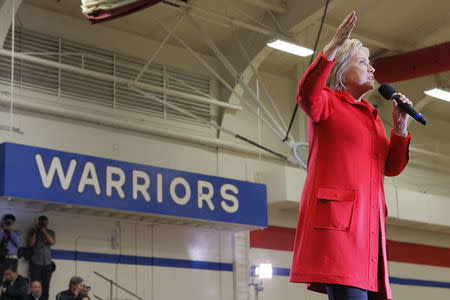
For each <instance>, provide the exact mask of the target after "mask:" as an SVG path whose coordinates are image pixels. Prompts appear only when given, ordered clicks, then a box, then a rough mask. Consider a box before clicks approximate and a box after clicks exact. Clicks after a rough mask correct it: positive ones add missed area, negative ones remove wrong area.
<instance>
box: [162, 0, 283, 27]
mask: <svg viewBox="0 0 450 300" xmlns="http://www.w3.org/2000/svg"><path fill="white" fill-rule="evenodd" d="M165 2H168V3H170V4H173V5H167V7H170V8H173V9H178V10H183V9H187V10H189V13H190V14H191V15H193V16H195V17H199V18H202V19H204V20H205V21H208V22H211V23H214V24H217V25H221V26H225V27H233V26H235V27H236V26H237V27H240V28H244V29H247V30H251V31H254V32H257V33H260V34H264V35H268V36H275V35H277V34H278V32H277V31H274V30H271V29H266V28H263V27H261V26H260V25H254V24H250V23H247V22H245V21H242V20H238V19H234V18H230V17H227V16H225V15H223V14H220V13H218V12H214V11H210V10H206V9H204V8H201V7H198V6H195V5H193V4H187V3H185V2H182V1H179V0H165Z"/></svg>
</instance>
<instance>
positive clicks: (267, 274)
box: [255, 264, 272, 279]
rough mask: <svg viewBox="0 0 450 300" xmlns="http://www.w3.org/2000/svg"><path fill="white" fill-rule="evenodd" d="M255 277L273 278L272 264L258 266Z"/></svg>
mask: <svg viewBox="0 0 450 300" xmlns="http://www.w3.org/2000/svg"><path fill="white" fill-rule="evenodd" d="M255 275H256V276H257V277H258V278H260V279H270V278H272V264H259V265H258V266H256V269H255Z"/></svg>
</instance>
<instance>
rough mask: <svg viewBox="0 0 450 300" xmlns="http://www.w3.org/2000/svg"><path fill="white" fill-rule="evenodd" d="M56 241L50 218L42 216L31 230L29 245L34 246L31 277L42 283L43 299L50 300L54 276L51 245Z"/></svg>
mask: <svg viewBox="0 0 450 300" xmlns="http://www.w3.org/2000/svg"><path fill="white" fill-rule="evenodd" d="M55 243H56V239H55V232H54V231H53V230H51V229H48V218H47V217H46V216H40V217H39V218H38V220H37V223H36V225H35V227H34V228H33V229H32V230H31V234H30V239H29V242H28V246H30V247H31V248H32V252H33V254H32V256H31V260H30V279H31V281H39V282H41V284H42V299H43V300H48V291H49V288H50V279H51V276H52V254H51V248H50V247H51V246H53V245H54V244H55Z"/></svg>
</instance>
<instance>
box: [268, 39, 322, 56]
mask: <svg viewBox="0 0 450 300" xmlns="http://www.w3.org/2000/svg"><path fill="white" fill-rule="evenodd" d="M267 46H269V47H272V48H275V49H277V50H281V51H284V52H288V53H291V54H294V55H298V56H303V57H305V56H310V55H312V54H313V53H314V51H313V50H311V49H308V48H305V47H302V46H299V45H297V44H294V43H292V42H288V41H286V40H280V39H274V40H271V41H270V42H268V43H267Z"/></svg>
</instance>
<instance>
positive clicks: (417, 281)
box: [272, 267, 450, 289]
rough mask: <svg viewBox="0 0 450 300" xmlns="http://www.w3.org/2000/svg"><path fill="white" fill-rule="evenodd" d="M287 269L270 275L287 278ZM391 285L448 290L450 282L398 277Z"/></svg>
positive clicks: (275, 271) (391, 278)
mask: <svg viewBox="0 0 450 300" xmlns="http://www.w3.org/2000/svg"><path fill="white" fill-rule="evenodd" d="M289 273H290V269H289V268H276V267H274V268H273V269H272V274H273V275H275V276H289ZM389 281H390V282H391V284H401V285H415V286H426V287H439V288H446V289H450V282H444V281H431V280H421V279H410V278H399V277H392V276H390V277H389Z"/></svg>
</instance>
